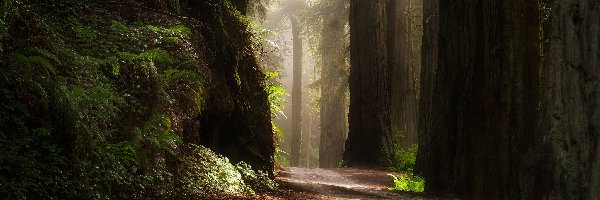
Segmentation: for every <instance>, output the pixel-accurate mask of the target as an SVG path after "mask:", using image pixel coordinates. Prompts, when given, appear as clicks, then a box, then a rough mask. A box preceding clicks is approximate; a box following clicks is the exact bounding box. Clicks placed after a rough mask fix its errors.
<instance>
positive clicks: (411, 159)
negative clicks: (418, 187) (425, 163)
mask: <svg viewBox="0 0 600 200" xmlns="http://www.w3.org/2000/svg"><path fill="white" fill-rule="evenodd" d="M418 149H419V146H418V145H416V144H415V145H413V146H412V147H409V148H402V147H400V146H396V149H395V150H394V160H393V162H392V166H390V167H389V169H388V170H389V171H393V172H407V173H412V171H413V169H414V168H415V162H416V161H417V151H418Z"/></svg>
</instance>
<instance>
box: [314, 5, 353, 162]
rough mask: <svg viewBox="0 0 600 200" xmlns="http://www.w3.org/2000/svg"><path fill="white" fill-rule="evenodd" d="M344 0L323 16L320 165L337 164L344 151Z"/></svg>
mask: <svg viewBox="0 0 600 200" xmlns="http://www.w3.org/2000/svg"><path fill="white" fill-rule="evenodd" d="M344 3H345V1H342V0H338V1H337V2H336V4H335V6H334V7H333V8H332V9H331V11H330V12H328V13H326V15H324V16H323V31H322V33H321V37H322V40H321V44H322V46H321V56H322V62H323V69H322V71H321V106H320V110H321V112H320V113H321V139H320V140H321V142H320V145H319V165H320V167H323V168H331V167H338V164H339V163H340V162H341V161H342V158H343V154H344V141H345V139H346V138H345V136H346V133H345V131H346V127H345V126H346V122H345V115H346V104H345V102H346V95H345V92H346V88H343V87H344V86H346V84H344V83H342V80H345V78H344V76H345V72H344V67H345V64H344V63H345V56H346V54H345V52H344V49H345V48H344V44H345V41H344V25H345V24H346V21H345V19H347V18H345V17H344V16H343V13H344V7H345V5H344Z"/></svg>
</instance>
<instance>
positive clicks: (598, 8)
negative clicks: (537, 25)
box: [524, 0, 600, 199]
mask: <svg viewBox="0 0 600 200" xmlns="http://www.w3.org/2000/svg"><path fill="white" fill-rule="evenodd" d="M545 25H546V28H545V30H548V32H547V34H548V36H549V37H548V38H549V39H550V40H549V42H548V45H547V50H548V51H547V53H546V56H545V59H544V60H545V63H544V75H545V76H544V81H543V83H544V85H543V86H544V87H543V88H544V90H543V97H542V98H543V100H542V103H541V108H542V113H541V123H540V126H539V134H538V135H537V141H538V142H539V146H537V148H536V149H533V150H532V151H531V152H532V154H534V155H535V154H539V156H540V157H539V159H538V160H537V162H536V164H535V165H534V166H535V167H537V168H538V170H535V171H532V172H531V173H536V177H535V179H534V181H531V182H528V183H526V184H524V188H527V187H532V186H534V185H535V187H537V188H538V190H535V191H532V192H531V194H528V195H529V196H528V197H530V198H538V199H539V198H545V199H596V198H598V197H600V148H599V146H600V139H599V137H600V49H599V48H600V2H598V1H595V0H589V1H588V0H563V1H557V2H554V4H552V11H551V15H550V20H549V22H548V23H547V24H545Z"/></svg>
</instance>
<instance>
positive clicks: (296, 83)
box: [290, 17, 302, 166]
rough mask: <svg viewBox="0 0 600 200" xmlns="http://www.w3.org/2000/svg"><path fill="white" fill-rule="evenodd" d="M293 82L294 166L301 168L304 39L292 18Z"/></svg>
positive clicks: (295, 20)
mask: <svg viewBox="0 0 600 200" xmlns="http://www.w3.org/2000/svg"><path fill="white" fill-rule="evenodd" d="M291 22H292V37H293V57H294V58H293V59H294V60H293V65H294V66H293V80H292V82H293V83H292V84H293V86H292V119H291V120H292V148H291V151H292V152H291V162H290V164H291V165H292V166H300V157H301V155H302V154H301V149H300V148H301V146H302V38H301V37H300V27H299V24H298V21H297V19H295V17H292V19H291Z"/></svg>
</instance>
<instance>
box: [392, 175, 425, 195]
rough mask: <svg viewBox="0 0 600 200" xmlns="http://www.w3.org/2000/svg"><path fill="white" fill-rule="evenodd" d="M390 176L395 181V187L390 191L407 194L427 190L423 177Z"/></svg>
mask: <svg viewBox="0 0 600 200" xmlns="http://www.w3.org/2000/svg"><path fill="white" fill-rule="evenodd" d="M388 175H390V176H391V177H392V178H393V179H394V186H393V187H391V188H388V189H389V190H392V191H405V192H423V191H424V190H425V179H423V177H420V176H414V175H412V174H409V175H400V176H396V175H393V174H388Z"/></svg>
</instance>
